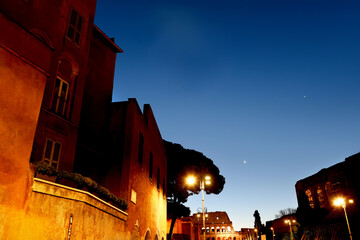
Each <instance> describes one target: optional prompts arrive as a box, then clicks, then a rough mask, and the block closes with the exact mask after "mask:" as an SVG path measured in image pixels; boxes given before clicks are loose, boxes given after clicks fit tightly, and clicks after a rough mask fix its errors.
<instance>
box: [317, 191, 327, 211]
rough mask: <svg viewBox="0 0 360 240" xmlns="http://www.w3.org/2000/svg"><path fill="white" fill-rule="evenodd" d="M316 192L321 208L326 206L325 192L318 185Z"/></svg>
mask: <svg viewBox="0 0 360 240" xmlns="http://www.w3.org/2000/svg"><path fill="white" fill-rule="evenodd" d="M316 194H317V198H318V201H319V206H320V208H324V207H325V196H324V192H323V190H322V189H321V187H320V186H318V187H317V189H316Z"/></svg>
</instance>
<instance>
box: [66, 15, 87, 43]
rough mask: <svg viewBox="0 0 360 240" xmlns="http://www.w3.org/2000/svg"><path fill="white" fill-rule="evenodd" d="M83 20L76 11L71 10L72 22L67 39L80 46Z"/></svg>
mask: <svg viewBox="0 0 360 240" xmlns="http://www.w3.org/2000/svg"><path fill="white" fill-rule="evenodd" d="M82 25H83V18H82V16H80V15H79V14H78V12H76V11H75V10H74V9H71V14H70V21H69V25H68V28H67V32H66V37H67V38H69V39H70V40H71V41H72V42H74V43H76V44H77V45H79V43H80V35H81V29H82Z"/></svg>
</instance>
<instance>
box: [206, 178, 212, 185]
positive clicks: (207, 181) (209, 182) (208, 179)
mask: <svg viewBox="0 0 360 240" xmlns="http://www.w3.org/2000/svg"><path fill="white" fill-rule="evenodd" d="M210 180H211V178H210V176H205V184H206V185H210V184H211V181H210Z"/></svg>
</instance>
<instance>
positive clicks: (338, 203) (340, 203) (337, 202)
mask: <svg viewBox="0 0 360 240" xmlns="http://www.w3.org/2000/svg"><path fill="white" fill-rule="evenodd" d="M344 204H345V200H344V198H342V197H338V198H336V199H335V200H334V205H335V206H343V205H344Z"/></svg>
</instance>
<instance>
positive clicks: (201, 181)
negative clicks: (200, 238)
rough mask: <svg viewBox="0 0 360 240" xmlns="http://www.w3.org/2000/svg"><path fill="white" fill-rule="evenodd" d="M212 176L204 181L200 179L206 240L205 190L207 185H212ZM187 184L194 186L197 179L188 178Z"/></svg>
mask: <svg viewBox="0 0 360 240" xmlns="http://www.w3.org/2000/svg"><path fill="white" fill-rule="evenodd" d="M210 179H211V178H210V176H205V177H204V179H200V190H201V195H202V217H203V229H204V240H205V239H206V238H205V232H206V227H205V200H204V190H205V184H206V185H210V184H211V181H210ZM186 183H187V184H188V185H190V186H191V185H194V184H195V183H196V178H195V177H194V176H188V177H187V178H186Z"/></svg>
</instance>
